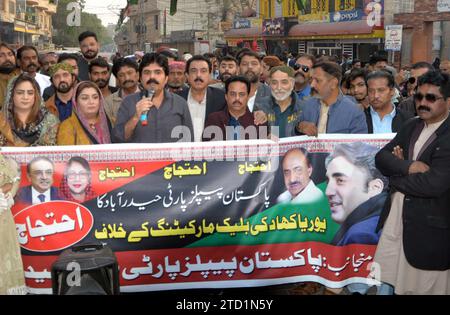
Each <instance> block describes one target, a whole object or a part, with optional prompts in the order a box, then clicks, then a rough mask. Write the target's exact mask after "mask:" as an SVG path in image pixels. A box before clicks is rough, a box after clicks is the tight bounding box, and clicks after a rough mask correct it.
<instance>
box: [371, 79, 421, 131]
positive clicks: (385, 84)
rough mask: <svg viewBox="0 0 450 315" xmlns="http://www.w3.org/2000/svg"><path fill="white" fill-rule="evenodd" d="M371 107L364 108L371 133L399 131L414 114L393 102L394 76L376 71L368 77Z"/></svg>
mask: <svg viewBox="0 0 450 315" xmlns="http://www.w3.org/2000/svg"><path fill="white" fill-rule="evenodd" d="M367 90H368V98H369V107H367V108H365V109H364V113H365V114H366V121H367V129H368V132H369V133H393V132H398V131H399V130H400V129H401V127H402V126H403V124H404V123H405V122H406V121H407V120H409V119H410V118H412V117H413V115H412V114H411V113H410V112H408V111H405V110H403V109H400V108H398V107H397V108H396V107H395V105H394V104H393V103H392V97H393V96H394V94H395V80H394V76H393V75H392V74H390V73H389V72H387V71H375V72H372V73H371V74H369V76H368V77H367Z"/></svg>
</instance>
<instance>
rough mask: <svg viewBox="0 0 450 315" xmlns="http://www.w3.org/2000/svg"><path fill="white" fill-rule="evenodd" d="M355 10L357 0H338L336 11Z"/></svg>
mask: <svg viewBox="0 0 450 315" xmlns="http://www.w3.org/2000/svg"><path fill="white" fill-rule="evenodd" d="M353 9H355V0H336V1H335V10H336V11H350V10H353Z"/></svg>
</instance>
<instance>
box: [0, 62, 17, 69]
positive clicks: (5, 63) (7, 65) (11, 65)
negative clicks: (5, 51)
mask: <svg viewBox="0 0 450 315" xmlns="http://www.w3.org/2000/svg"><path fill="white" fill-rule="evenodd" d="M15 66H16V65H15V64H14V63H12V62H11V61H5V62H4V63H2V64H1V65H0V67H5V68H6V67H8V68H9V67H15Z"/></svg>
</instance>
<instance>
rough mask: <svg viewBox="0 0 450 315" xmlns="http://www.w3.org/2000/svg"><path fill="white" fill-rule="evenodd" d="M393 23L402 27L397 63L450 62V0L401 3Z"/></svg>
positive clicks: (398, 5) (402, 0)
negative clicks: (437, 59) (400, 46)
mask: <svg viewBox="0 0 450 315" xmlns="http://www.w3.org/2000/svg"><path fill="white" fill-rule="evenodd" d="M396 2H398V3H397V6H396V8H395V14H394V17H393V24H399V25H403V36H402V50H401V53H399V54H397V56H396V57H397V58H396V60H397V62H399V63H401V64H402V65H409V64H413V63H416V62H419V61H428V62H433V61H434V60H435V58H440V59H441V60H445V59H447V60H448V59H450V0H420V1H414V0H398V1H396Z"/></svg>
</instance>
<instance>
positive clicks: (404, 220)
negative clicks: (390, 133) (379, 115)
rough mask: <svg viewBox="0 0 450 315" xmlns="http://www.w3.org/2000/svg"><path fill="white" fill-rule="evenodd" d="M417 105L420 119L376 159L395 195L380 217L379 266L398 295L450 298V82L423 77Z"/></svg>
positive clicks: (433, 74) (434, 73) (410, 123)
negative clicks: (425, 295)
mask: <svg viewBox="0 0 450 315" xmlns="http://www.w3.org/2000/svg"><path fill="white" fill-rule="evenodd" d="M415 100H416V109H417V113H418V115H419V117H418V118H415V119H412V120H410V121H408V122H407V123H406V124H405V126H404V127H403V128H402V129H401V130H400V132H399V133H398V134H397V136H396V137H395V138H394V139H393V140H392V141H391V142H390V143H389V144H387V145H386V146H385V147H384V148H383V149H382V150H381V151H380V152H379V153H378V154H377V156H376V165H377V167H378V169H379V170H380V171H381V172H382V173H383V174H384V175H385V176H389V178H390V185H391V192H392V193H394V192H395V194H393V195H392V196H391V198H388V201H387V202H386V206H385V209H384V211H383V212H382V214H381V217H380V222H379V226H378V228H383V232H382V235H381V238H380V242H379V244H378V248H377V252H376V255H375V261H376V262H377V263H379V264H380V268H381V270H382V272H381V280H382V281H383V282H387V283H389V284H391V285H393V286H394V287H396V293H398V294H402V293H412V294H450V292H449V288H448V286H447V285H446V284H445V283H444V284H442V281H448V279H449V277H450V270H449V269H450V246H449V244H450V211H449V209H450V118H449V107H450V77H449V76H448V75H446V74H441V73H440V72H438V71H430V72H428V73H426V74H425V75H423V76H421V77H420V78H419V82H418V89H417V92H416V96H415ZM391 201H392V203H391ZM383 270H384V271H383ZM437 271H444V273H445V274H443V273H442V272H440V273H437ZM425 278H426V279H430V278H431V279H434V280H429V281H428V282H429V283H428V284H425V280H423V279H425ZM407 280H408V281H407Z"/></svg>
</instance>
